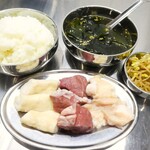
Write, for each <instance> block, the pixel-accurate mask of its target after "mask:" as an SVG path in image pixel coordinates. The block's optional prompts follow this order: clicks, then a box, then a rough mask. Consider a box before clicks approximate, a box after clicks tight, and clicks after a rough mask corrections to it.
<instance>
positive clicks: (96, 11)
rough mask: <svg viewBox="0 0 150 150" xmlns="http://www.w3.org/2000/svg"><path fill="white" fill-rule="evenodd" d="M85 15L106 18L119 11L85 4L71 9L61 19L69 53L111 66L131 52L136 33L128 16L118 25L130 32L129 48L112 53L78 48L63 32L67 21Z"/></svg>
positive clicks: (114, 15)
mask: <svg viewBox="0 0 150 150" xmlns="http://www.w3.org/2000/svg"><path fill="white" fill-rule="evenodd" d="M87 15H99V16H104V17H108V18H115V17H116V16H118V15H119V12H118V11H116V10H114V9H112V8H106V7H100V6H85V7H81V8H77V9H75V10H73V11H71V12H70V13H69V14H68V15H67V16H66V17H65V19H64V21H63V28H62V37H63V41H64V44H65V45H66V47H67V49H68V51H69V52H70V53H71V55H72V56H73V57H75V58H76V59H78V60H80V61H82V62H84V63H86V64H90V65H94V66H100V67H106V66H113V65H116V64H118V63H120V62H122V60H124V59H125V58H127V57H128V56H129V55H130V54H131V52H132V51H133V49H134V47H135V45H136V43H137V37H138V34H137V29H136V27H135V25H134V24H133V23H132V22H131V21H130V19H128V18H125V19H124V20H123V21H122V22H121V23H120V25H121V26H122V27H123V28H126V29H128V31H129V32H130V34H131V38H132V47H131V48H130V49H127V50H126V51H125V52H123V53H118V54H114V55H111V54H110V55H102V54H94V53H90V52H87V51H85V50H84V49H81V48H79V47H78V46H77V45H75V44H74V43H73V42H71V41H70V39H69V38H68V37H67V35H66V33H65V29H66V25H67V23H68V22H69V21H71V20H73V19H74V18H76V17H80V16H87ZM89 58H95V59H97V58H98V59H99V60H100V61H95V59H94V60H91V59H89Z"/></svg>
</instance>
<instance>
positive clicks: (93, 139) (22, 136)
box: [1, 70, 138, 150]
mask: <svg viewBox="0 0 150 150" xmlns="http://www.w3.org/2000/svg"><path fill="white" fill-rule="evenodd" d="M78 74H80V75H83V76H85V77H86V78H87V79H89V78H91V77H92V76H93V75H95V74H93V73H88V72H84V71H79V70H55V71H47V72H42V73H38V74H35V75H33V76H30V77H29V78H27V79H24V80H23V81H21V82H19V83H18V84H16V85H14V86H13V87H12V88H10V89H9V90H8V91H7V93H6V94H5V96H4V97H3V99H2V102H1V118H2V122H3V124H4V125H5V127H6V129H7V130H8V131H9V132H10V134H12V136H13V137H14V138H15V139H16V140H17V141H18V142H19V143H21V144H23V145H24V146H26V147H34V148H40V149H54V150H55V149H61V150H63V149H65V150H67V149H78V150H79V149H85V148H86V149H99V148H106V147H109V146H111V145H113V144H115V143H116V142H118V141H119V140H121V139H123V138H124V137H126V136H127V135H128V134H129V133H130V132H131V131H132V129H133V128H134V126H135V125H136V122H137V117H138V108H137V103H136V101H135V98H134V96H133V95H132V93H131V92H130V90H128V88H126V87H125V86H124V85H123V84H122V83H120V82H118V81H117V80H115V79H113V78H111V77H108V76H106V75H101V77H102V78H103V79H104V80H107V81H108V82H110V83H111V84H112V85H114V87H115V89H116V93H117V95H118V97H119V98H120V99H122V100H123V101H125V102H126V103H127V105H128V106H129V107H130V108H131V110H132V112H133V113H134V116H135V117H134V120H133V121H132V122H130V123H129V124H128V125H126V126H125V127H123V128H122V129H118V128H115V127H106V128H103V129H101V130H99V131H96V132H93V133H90V134H85V135H79V136H70V135H67V134H62V133H58V134H53V135H52V134H48V133H43V132H41V131H38V130H34V129H31V128H27V127H24V126H23V125H22V124H21V122H20V116H19V114H18V112H17V111H16V109H15V107H14V99H15V96H16V94H17V93H18V91H19V89H20V87H21V86H22V85H23V84H24V83H26V82H27V81H28V80H29V79H31V78H34V79H45V80H46V79H56V80H58V79H61V78H63V77H69V76H73V75H78Z"/></svg>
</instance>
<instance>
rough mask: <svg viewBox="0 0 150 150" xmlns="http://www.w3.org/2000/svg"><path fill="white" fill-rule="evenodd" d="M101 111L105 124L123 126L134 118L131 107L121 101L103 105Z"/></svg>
mask: <svg viewBox="0 0 150 150" xmlns="http://www.w3.org/2000/svg"><path fill="white" fill-rule="evenodd" d="M103 113H104V116H105V119H106V122H107V124H108V125H111V126H116V127H118V128H120V127H123V126H125V125H126V124H128V123H129V122H130V121H132V120H133V119H134V114H133V113H132V111H131V109H129V107H128V106H127V105H125V104H121V103H120V104H119V103H118V104H114V105H112V106H106V107H104V109H103Z"/></svg>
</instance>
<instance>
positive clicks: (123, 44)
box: [65, 15, 133, 55]
mask: <svg viewBox="0 0 150 150" xmlns="http://www.w3.org/2000/svg"><path fill="white" fill-rule="evenodd" d="M110 21H111V19H109V18H106V17H102V16H97V15H90V16H84V17H81V18H74V19H73V20H72V21H69V22H68V23H67V24H66V26H65V34H66V36H67V37H68V38H69V40H70V41H71V42H72V43H74V44H75V45H77V46H78V47H79V48H81V49H84V50H85V51H88V52H91V53H95V54H105V55H111V54H118V53H122V52H124V51H126V50H128V49H130V48H131V47H132V46H133V45H132V38H131V34H130V33H129V31H128V30H127V29H125V28H123V27H122V26H120V25H117V26H116V27H115V28H113V29H112V30H110V31H109V30H108V28H106V26H105V25H106V24H107V23H108V22H110Z"/></svg>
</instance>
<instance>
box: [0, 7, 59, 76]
mask: <svg viewBox="0 0 150 150" xmlns="http://www.w3.org/2000/svg"><path fill="white" fill-rule="evenodd" d="M6 16H10V17H16V16H25V17H27V16H29V17H32V18H36V19H37V20H38V21H39V22H40V23H41V24H42V25H44V26H45V27H46V28H47V29H48V30H49V31H50V32H51V33H52V36H53V38H54V44H53V45H52V46H51V47H50V48H49V49H48V50H47V51H46V52H45V53H44V54H43V55H42V56H39V57H38V58H35V59H33V60H29V61H27V62H25V63H19V62H18V63H17V64H15V63H14V64H11V63H10V64H3V63H1V64H0V73H3V74H7V75H11V76H22V75H28V74H31V73H34V72H37V71H38V70H40V69H42V68H43V67H44V66H45V65H46V64H47V63H48V62H49V61H50V60H51V58H52V57H53V55H54V54H55V52H56V50H57V47H58V31H57V26H56V24H55V23H54V21H53V20H52V19H51V18H50V17H49V16H47V15H46V14H44V13H43V12H40V11H37V10H33V9H28V8H12V9H6V10H2V11H0V18H3V17H6Z"/></svg>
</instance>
